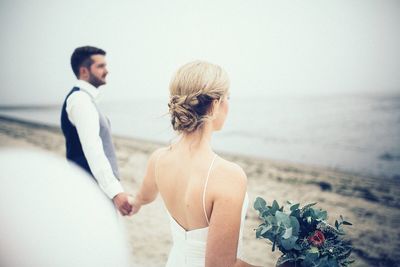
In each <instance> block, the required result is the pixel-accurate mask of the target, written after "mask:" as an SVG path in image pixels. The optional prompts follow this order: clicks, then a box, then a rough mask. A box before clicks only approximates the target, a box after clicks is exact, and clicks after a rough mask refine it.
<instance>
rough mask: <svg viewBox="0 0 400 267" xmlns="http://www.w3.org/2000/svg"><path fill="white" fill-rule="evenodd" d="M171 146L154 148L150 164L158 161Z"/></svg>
mask: <svg viewBox="0 0 400 267" xmlns="http://www.w3.org/2000/svg"><path fill="white" fill-rule="evenodd" d="M169 149H170V147H169V146H168V147H159V148H157V149H156V150H154V151H153V152H152V153H151V154H150V157H149V163H150V164H154V163H155V162H156V161H158V159H159V158H160V156H161V155H162V154H163V153H165V152H166V151H167V150H169Z"/></svg>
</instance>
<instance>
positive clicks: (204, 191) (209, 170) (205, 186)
mask: <svg viewBox="0 0 400 267" xmlns="http://www.w3.org/2000/svg"><path fill="white" fill-rule="evenodd" d="M216 158H217V154H215V155H214V158H213V160H212V162H211V165H210V167H209V168H208V173H207V178H206V182H205V184H204V189H203V210H204V216H205V217H206V220H207V225H210V221H209V219H208V216H207V211H206V189H207V184H208V178H209V177H210V173H211V169H212V166H213V165H214V161H215V159H216Z"/></svg>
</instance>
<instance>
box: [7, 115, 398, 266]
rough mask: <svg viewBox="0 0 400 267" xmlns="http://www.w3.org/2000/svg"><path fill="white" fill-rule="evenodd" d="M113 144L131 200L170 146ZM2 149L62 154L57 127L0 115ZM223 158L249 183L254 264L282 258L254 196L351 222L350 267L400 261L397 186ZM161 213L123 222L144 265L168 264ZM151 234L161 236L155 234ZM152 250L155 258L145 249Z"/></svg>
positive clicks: (118, 140) (248, 241) (247, 250)
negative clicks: (153, 160)
mask: <svg viewBox="0 0 400 267" xmlns="http://www.w3.org/2000/svg"><path fill="white" fill-rule="evenodd" d="M114 143H115V147H116V154H117V157H118V164H119V166H120V172H121V181H122V184H123V186H124V188H125V189H126V191H127V192H129V193H132V194H134V193H135V192H136V190H137V189H138V186H139V185H140V183H141V179H142V176H143V174H144V167H145V165H146V161H147V158H148V156H149V155H150V153H151V152H152V151H154V150H155V149H156V148H158V147H160V146H163V145H165V144H163V143H158V142H151V141H147V140H141V139H136V138H131V137H124V136H118V135H114ZM5 147H11V148H13V147H19V148H28V147H29V148H34V149H42V150H47V151H50V152H52V153H54V154H57V155H58V156H60V157H64V155H65V148H64V137H63V136H62V133H61V130H60V129H59V127H57V126H50V125H45V124H40V123H36V122H29V121H25V120H22V119H14V118H10V117H8V116H2V115H0V149H2V148H5ZM221 156H223V157H224V158H226V159H228V160H231V161H234V162H236V163H238V164H239V165H240V166H241V167H242V168H243V169H244V171H245V172H246V174H247V176H248V193H249V197H250V203H249V209H248V212H247V220H246V224H245V231H244V240H243V243H244V247H243V251H244V255H245V259H247V260H248V261H249V262H251V263H252V264H259V265H263V266H271V267H272V266H274V263H275V261H276V259H277V258H278V257H279V252H275V253H272V252H271V246H270V245H268V244H266V243H265V241H263V240H256V239H255V233H254V231H253V229H254V228H256V227H257V226H258V224H259V221H258V218H257V217H258V216H257V214H256V212H255V211H254V210H253V208H252V206H253V201H254V199H255V198H256V197H257V196H262V197H263V198H265V199H266V200H267V202H268V203H271V202H272V200H274V199H276V200H277V201H278V202H279V203H283V201H286V200H294V201H298V202H300V203H301V204H302V205H305V204H306V203H311V202H318V207H320V208H322V209H325V210H327V211H328V214H329V217H330V219H329V220H328V221H329V222H332V220H334V219H336V218H338V217H339V215H340V214H341V215H343V216H344V217H345V218H348V220H349V221H350V222H352V223H353V225H354V226H353V227H352V228H348V230H349V237H350V238H351V239H352V240H353V244H354V253H353V257H354V258H355V259H356V260H357V264H354V265H353V266H356V267H359V266H395V265H396V264H397V262H400V241H398V240H397V239H396V237H397V236H398V235H399V230H398V229H399V228H400V225H399V224H400V223H399V222H400V211H399V207H400V186H399V183H400V181H396V180H389V179H385V180H382V179H380V178H374V177H366V176H362V175H358V174H353V173H346V172H342V171H337V170H331V169H328V168H323V167H315V166H308V165H305V164H297V163H287V162H281V161H274V160H269V159H262V158H257V157H251V156H242V155H238V154H230V153H221ZM382 181H384V183H383V182H382ZM164 209H165V208H164V207H163V204H162V201H161V199H160V197H158V198H157V200H156V201H155V202H154V203H152V204H150V205H148V206H145V207H143V211H142V210H141V211H140V213H139V214H138V215H137V216H134V217H132V218H123V221H124V223H125V224H126V228H127V233H128V240H129V243H130V245H131V251H132V256H133V258H134V259H135V262H137V263H138V264H139V265H142V266H148V267H151V266H154V267H158V266H163V263H164V264H165V262H166V257H167V255H168V251H169V247H170V245H171V239H170V234H169V222H168V217H167V215H166V213H165V212H164V211H165V210H164ZM160 211H163V212H160ZM155 214H156V215H155ZM137 229H140V231H137ZM152 229H157V231H156V233H154V230H152ZM153 246H154V249H153V250H151V251H149V250H148V249H146V248H149V247H153Z"/></svg>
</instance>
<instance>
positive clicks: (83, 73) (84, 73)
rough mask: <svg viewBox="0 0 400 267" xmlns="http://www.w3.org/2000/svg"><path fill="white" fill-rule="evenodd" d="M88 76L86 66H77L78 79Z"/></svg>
mask: <svg viewBox="0 0 400 267" xmlns="http://www.w3.org/2000/svg"><path fill="white" fill-rule="evenodd" d="M88 77H89V70H88V68H86V67H83V66H82V67H80V68H79V78H80V79H86V78H88Z"/></svg>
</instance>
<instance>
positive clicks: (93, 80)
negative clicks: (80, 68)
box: [89, 73, 106, 88]
mask: <svg viewBox="0 0 400 267" xmlns="http://www.w3.org/2000/svg"><path fill="white" fill-rule="evenodd" d="M89 75H90V76H89V83H90V84H91V85H93V86H94V87H96V88H98V87H99V86H101V85H103V84H106V82H105V81H103V80H100V79H99V78H97V77H96V76H94V75H93V74H92V73H90V74H89ZM104 78H105V76H104Z"/></svg>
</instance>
